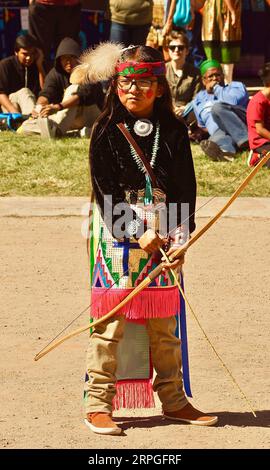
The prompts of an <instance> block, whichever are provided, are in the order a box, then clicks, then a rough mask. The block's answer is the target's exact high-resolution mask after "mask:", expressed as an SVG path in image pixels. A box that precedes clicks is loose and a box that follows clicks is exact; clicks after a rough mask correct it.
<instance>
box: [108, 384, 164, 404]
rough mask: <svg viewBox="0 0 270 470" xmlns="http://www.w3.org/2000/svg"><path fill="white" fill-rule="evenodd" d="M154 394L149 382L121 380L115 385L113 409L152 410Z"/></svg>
mask: <svg viewBox="0 0 270 470" xmlns="http://www.w3.org/2000/svg"><path fill="white" fill-rule="evenodd" d="M154 407H155V401H154V393H153V388H152V383H151V380H133V381H132V380H131V381H125V380H121V381H119V382H117V384H116V396H115V397H114V400H113V409H114V410H119V409H120V408H154Z"/></svg>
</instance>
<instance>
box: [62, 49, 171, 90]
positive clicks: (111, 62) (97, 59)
mask: <svg viewBox="0 0 270 470" xmlns="http://www.w3.org/2000/svg"><path fill="white" fill-rule="evenodd" d="M137 47H138V46H129V47H124V46H123V45H122V44H117V43H113V42H104V43H102V44H100V45H99V46H98V47H97V48H96V49H90V50H88V51H86V52H84V53H83V55H82V56H81V59H80V61H81V63H80V65H78V66H77V67H75V69H74V70H73V72H72V74H71V77H70V82H71V83H76V84H81V83H86V82H89V83H97V82H100V81H106V80H109V79H111V78H112V77H113V76H114V75H116V74H117V75H124V76H129V77H130V78H137V77H140V78H144V77H151V76H159V75H165V73H166V67H165V63H164V62H163V61H160V62H137V61H134V60H131V61H127V62H121V56H122V54H123V52H125V51H128V50H130V49H134V48H137Z"/></svg>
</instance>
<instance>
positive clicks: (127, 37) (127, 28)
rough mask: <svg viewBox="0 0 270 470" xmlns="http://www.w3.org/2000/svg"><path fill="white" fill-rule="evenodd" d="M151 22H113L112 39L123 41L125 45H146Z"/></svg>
mask: <svg viewBox="0 0 270 470" xmlns="http://www.w3.org/2000/svg"><path fill="white" fill-rule="evenodd" d="M149 28H150V24H145V25H142V26H133V25H127V24H121V23H115V22H113V21H112V22H111V29H110V41H113V42H121V43H122V44H124V46H125V47H128V46H130V45H131V44H132V45H134V46H144V45H145V42H146V38H147V35H148V32H149Z"/></svg>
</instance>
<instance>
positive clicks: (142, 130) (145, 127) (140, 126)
mask: <svg viewBox="0 0 270 470" xmlns="http://www.w3.org/2000/svg"><path fill="white" fill-rule="evenodd" d="M133 129H134V132H135V134H137V135H138V136H140V137H146V136H148V135H150V134H151V132H152V131H153V129H154V126H153V124H152V122H151V121H149V119H138V120H137V121H136V122H135V124H134V127H133Z"/></svg>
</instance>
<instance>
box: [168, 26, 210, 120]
mask: <svg viewBox="0 0 270 470" xmlns="http://www.w3.org/2000/svg"><path fill="white" fill-rule="evenodd" d="M168 49H169V56H170V62H168V63H167V64H166V69H167V71H166V78H167V80H168V83H169V86H170V89H171V93H172V98H173V105H174V111H175V114H176V115H177V116H182V115H183V113H184V111H185V110H186V109H187V108H186V105H187V104H188V103H190V102H191V101H192V100H193V99H194V98H195V96H196V94H197V93H198V92H199V91H200V90H201V88H202V84H201V75H200V71H199V69H197V68H196V67H194V66H193V65H191V64H189V63H187V62H186V57H187V55H188V53H189V41H188V38H187V36H186V35H185V33H184V32H179V33H176V32H175V33H172V34H171V36H170V41H169V46H168ZM184 116H185V113H184ZM184 116H183V117H184Z"/></svg>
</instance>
